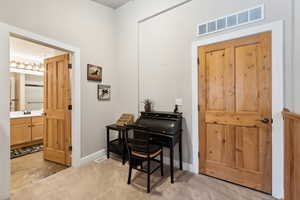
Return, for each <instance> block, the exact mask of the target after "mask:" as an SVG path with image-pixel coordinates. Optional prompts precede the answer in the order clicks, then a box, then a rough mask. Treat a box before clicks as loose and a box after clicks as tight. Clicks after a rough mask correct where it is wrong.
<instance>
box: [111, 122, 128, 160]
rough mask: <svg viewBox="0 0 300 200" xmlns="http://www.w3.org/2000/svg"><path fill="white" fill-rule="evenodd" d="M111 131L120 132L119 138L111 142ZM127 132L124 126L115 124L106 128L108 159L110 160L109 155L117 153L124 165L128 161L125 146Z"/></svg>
mask: <svg viewBox="0 0 300 200" xmlns="http://www.w3.org/2000/svg"><path fill="white" fill-rule="evenodd" d="M110 130H114V131H118V132H119V133H118V134H119V135H118V138H117V139H115V140H112V141H111V140H110ZM125 131H126V128H125V127H123V126H117V125H115V124H112V125H108V126H106V133H107V159H109V157H110V155H109V153H110V152H112V153H115V154H117V155H119V156H121V158H122V164H123V165H124V164H125V163H126V160H127V149H126V144H125V135H124V134H125Z"/></svg>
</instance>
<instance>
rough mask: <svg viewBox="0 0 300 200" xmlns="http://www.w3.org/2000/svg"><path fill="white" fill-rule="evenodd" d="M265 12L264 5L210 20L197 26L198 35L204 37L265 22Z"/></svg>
mask: <svg viewBox="0 0 300 200" xmlns="http://www.w3.org/2000/svg"><path fill="white" fill-rule="evenodd" d="M264 10H265V9H264V5H260V6H257V7H254V8H250V9H246V10H242V11H239V12H236V13H233V14H230V15H227V16H223V17H220V18H217V19H214V20H210V21H208V22H206V23H203V24H199V25H198V26H197V35H198V36H204V35H207V34H211V33H215V32H219V31H223V30H226V29H230V28H234V27H238V26H242V25H245V24H250V23H254V22H257V21H261V20H264Z"/></svg>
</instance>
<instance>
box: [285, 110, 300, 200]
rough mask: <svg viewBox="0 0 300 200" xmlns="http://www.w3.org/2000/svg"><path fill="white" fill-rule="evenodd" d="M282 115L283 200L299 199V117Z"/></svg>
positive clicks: (288, 113) (289, 113)
mask: <svg viewBox="0 0 300 200" xmlns="http://www.w3.org/2000/svg"><path fill="white" fill-rule="evenodd" d="M283 115H284V124H285V125H284V144H285V145H284V146H285V147H284V160H285V162H284V199H285V200H298V199H300V115H299V114H295V113H291V112H289V111H288V110H285V111H284V112H283Z"/></svg>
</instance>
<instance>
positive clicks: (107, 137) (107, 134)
mask: <svg viewBox="0 0 300 200" xmlns="http://www.w3.org/2000/svg"><path fill="white" fill-rule="evenodd" d="M106 139H107V152H106V155H107V159H109V128H107V129H106Z"/></svg>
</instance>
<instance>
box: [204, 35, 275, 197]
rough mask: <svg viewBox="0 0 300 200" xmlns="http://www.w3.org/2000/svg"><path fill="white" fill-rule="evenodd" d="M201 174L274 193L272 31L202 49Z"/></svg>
mask: <svg viewBox="0 0 300 200" xmlns="http://www.w3.org/2000/svg"><path fill="white" fill-rule="evenodd" d="M199 59H200V62H199V64H200V65H199V80H200V84H199V104H200V112H199V125H200V129H199V131H200V132H199V135H200V149H199V151H200V159H199V160H200V164H199V166H200V172H201V173H203V174H206V175H210V176H213V177H217V178H220V179H223V180H226V181H230V182H233V183H237V184H240V185H244V186H247V187H250V188H254V189H257V190H261V191H264V192H267V193H271V188H272V181H271V174H272V168H271V158H272V157H271V153H272V151H271V137H272V136H271V131H272V99H271V97H272V94H271V93H272V91H271V90H272V87H271V86H272V85H271V84H272V81H271V74H272V71H271V70H272V69H271V66H272V64H271V33H269V32H267V33H262V34H258V35H253V36H249V37H245V38H240V39H236V40H231V41H226V42H222V43H217V44H212V45H208V46H204V47H201V48H199Z"/></svg>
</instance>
